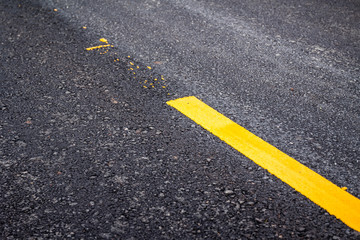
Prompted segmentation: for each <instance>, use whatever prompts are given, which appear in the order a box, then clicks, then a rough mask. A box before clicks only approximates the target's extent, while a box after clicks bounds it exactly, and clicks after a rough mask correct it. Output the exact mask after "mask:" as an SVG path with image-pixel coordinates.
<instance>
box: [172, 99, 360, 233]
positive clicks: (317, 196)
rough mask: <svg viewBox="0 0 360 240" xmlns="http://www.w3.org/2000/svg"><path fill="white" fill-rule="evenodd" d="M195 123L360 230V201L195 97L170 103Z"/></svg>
mask: <svg viewBox="0 0 360 240" xmlns="http://www.w3.org/2000/svg"><path fill="white" fill-rule="evenodd" d="M167 104H168V105H170V106H171V107H173V108H175V109H177V110H178V111H179V112H181V113H183V114H184V115H185V116H187V117H189V118H190V119H192V120H193V121H194V122H196V123H197V124H199V125H200V126H202V127H203V128H205V129H206V130H208V131H209V132H211V133H212V134H214V135H215V136H217V137H219V138H220V139H221V140H223V141H224V142H226V143H227V144H229V145H230V146H232V147H233V148H235V149H236V150H237V151H239V152H241V153H242V154H244V155H245V156H246V157H248V158H250V159H251V160H252V161H254V162H255V163H256V164H258V165H260V166H261V167H263V168H265V169H267V170H268V171H269V172H270V173H272V174H273V175H275V176H276V177H278V178H280V179H281V180H282V181H284V182H285V183H287V184H288V185H290V186H291V187H293V188H294V189H295V190H297V191H298V192H300V193H301V194H303V195H304V196H306V197H307V198H309V199H310V200H311V201H313V202H314V203H316V204H318V205H319V206H320V207H322V208H324V209H325V210H326V211H328V212H329V213H330V214H332V215H334V216H335V217H337V218H338V219H340V220H341V221H342V222H344V223H345V224H346V225H348V226H349V227H351V228H353V229H354V230H356V231H360V200H359V199H358V198H356V197H354V196H353V195H351V194H350V193H348V192H346V191H345V190H343V189H341V188H339V187H338V186H336V185H335V184H333V183H332V182H330V181H329V180H327V179H326V178H324V177H322V176H320V175H319V174H317V173H316V172H314V171H312V170H311V169H309V168H307V167H306V166H304V165H302V164H301V163H299V162H297V161H296V160H295V159H293V158H291V157H289V156H288V155H286V154H285V153H283V152H281V151H280V150H278V149H277V148H275V147H274V146H272V145H270V144H269V143H267V142H265V141H264V140H262V139H261V138H259V137H257V136H256V135H254V134H252V133H251V132H249V131H248V130H246V129H245V128H243V127H241V126H240V125H238V124H236V123H235V122H233V121H231V120H230V119H229V118H227V117H225V116H224V115H222V114H221V113H219V112H217V111H216V110H214V109H213V108H211V107H209V106H208V105H206V104H205V103H203V102H202V101H200V100H199V99H197V98H196V97H185V98H179V99H176V100H171V101H168V102H167Z"/></svg>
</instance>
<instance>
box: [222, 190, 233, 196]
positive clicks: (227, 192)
mask: <svg viewBox="0 0 360 240" xmlns="http://www.w3.org/2000/svg"><path fill="white" fill-rule="evenodd" d="M224 193H225V194H226V195H231V194H234V191H232V190H225V191H224Z"/></svg>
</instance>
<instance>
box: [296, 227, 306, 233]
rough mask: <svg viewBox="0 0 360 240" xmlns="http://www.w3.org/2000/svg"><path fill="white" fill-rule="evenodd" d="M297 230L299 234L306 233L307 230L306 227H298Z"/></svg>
mask: <svg viewBox="0 0 360 240" xmlns="http://www.w3.org/2000/svg"><path fill="white" fill-rule="evenodd" d="M297 230H298V231H299V232H304V231H305V228H304V227H298V228H297Z"/></svg>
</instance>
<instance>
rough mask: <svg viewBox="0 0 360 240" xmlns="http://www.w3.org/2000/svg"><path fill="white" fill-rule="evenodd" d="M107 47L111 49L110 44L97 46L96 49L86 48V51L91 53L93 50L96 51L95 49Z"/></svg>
mask: <svg viewBox="0 0 360 240" xmlns="http://www.w3.org/2000/svg"><path fill="white" fill-rule="evenodd" d="M105 47H110V44H106V45H99V46H95V47H89V48H86V50H88V51H91V50H94V49H99V48H105Z"/></svg>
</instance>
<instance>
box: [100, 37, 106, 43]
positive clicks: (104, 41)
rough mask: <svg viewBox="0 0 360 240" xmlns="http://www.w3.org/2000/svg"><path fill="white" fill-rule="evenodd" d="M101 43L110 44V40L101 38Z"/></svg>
mask: <svg viewBox="0 0 360 240" xmlns="http://www.w3.org/2000/svg"><path fill="white" fill-rule="evenodd" d="M99 41H100V42H103V43H108V40H106V39H105V38H100V39H99Z"/></svg>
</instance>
